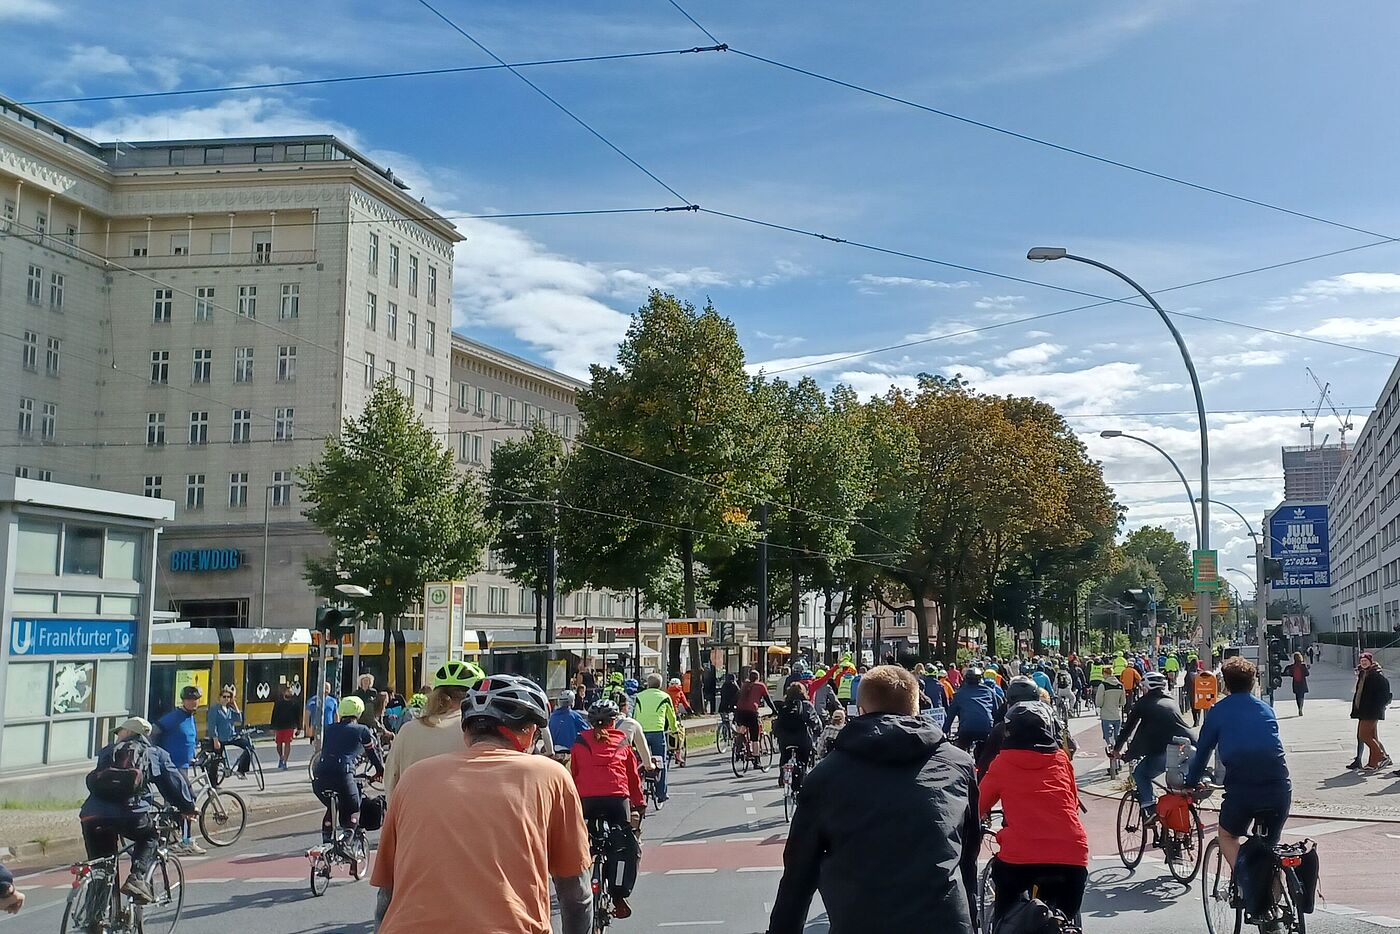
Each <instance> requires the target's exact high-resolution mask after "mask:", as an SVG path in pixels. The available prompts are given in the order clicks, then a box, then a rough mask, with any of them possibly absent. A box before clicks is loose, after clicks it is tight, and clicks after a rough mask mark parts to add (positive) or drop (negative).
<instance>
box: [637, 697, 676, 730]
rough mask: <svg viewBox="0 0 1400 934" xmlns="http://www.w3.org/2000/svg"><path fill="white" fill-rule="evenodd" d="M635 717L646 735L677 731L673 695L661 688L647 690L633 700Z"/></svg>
mask: <svg viewBox="0 0 1400 934" xmlns="http://www.w3.org/2000/svg"><path fill="white" fill-rule="evenodd" d="M632 703H633V706H634V708H635V709H634V711H633V714H632V715H633V717H634V718H635V719H636V721H637V722H638V723H640V724H641V725H642V731H643V732H645V733H674V732H675V731H676V707H675V705H674V704H672V703H671V695H669V694H667V693H666V692H665V691H663V690H661V689H660V688H647V689H646V690H645V691H642V692H640V693H638V694H637V696H636V697H634V698H632Z"/></svg>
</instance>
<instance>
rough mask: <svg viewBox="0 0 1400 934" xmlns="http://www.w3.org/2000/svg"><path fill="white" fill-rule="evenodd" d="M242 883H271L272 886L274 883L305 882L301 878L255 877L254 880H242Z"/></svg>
mask: <svg viewBox="0 0 1400 934" xmlns="http://www.w3.org/2000/svg"><path fill="white" fill-rule="evenodd" d="M242 881H244V882H257V883H262V884H266V883H273V884H276V883H279V882H305V881H306V880H305V879H303V878H302V877H301V876H257V877H255V878H252V879H244V880H242Z"/></svg>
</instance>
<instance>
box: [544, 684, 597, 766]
mask: <svg viewBox="0 0 1400 934" xmlns="http://www.w3.org/2000/svg"><path fill="white" fill-rule="evenodd" d="M587 729H588V721H587V720H585V719H584V717H583V714H581V713H579V712H578V711H577V710H575V709H574V695H573V693H572V692H570V691H565V692H564V693H563V694H560V695H559V700H558V702H557V703H556V704H555V707H554V712H553V713H552V714H550V715H549V735H550V736H551V737H552V738H553V740H554V749H553V750H552V751H553V752H554V753H556V754H558V753H561V752H568V751H569V750H570V749H573V748H574V742H575V741H576V740H577V739H578V735H579V733H582V732H583V731H585V730H587Z"/></svg>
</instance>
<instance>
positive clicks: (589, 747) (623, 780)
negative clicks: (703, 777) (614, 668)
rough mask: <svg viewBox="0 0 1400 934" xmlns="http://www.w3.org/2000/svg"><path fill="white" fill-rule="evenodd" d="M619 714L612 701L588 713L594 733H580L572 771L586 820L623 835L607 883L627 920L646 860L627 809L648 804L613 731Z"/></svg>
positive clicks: (633, 760) (623, 739)
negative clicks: (639, 870) (609, 826)
mask: <svg viewBox="0 0 1400 934" xmlns="http://www.w3.org/2000/svg"><path fill="white" fill-rule="evenodd" d="M618 713H619V711H618V709H617V705H616V704H614V703H613V702H612V701H610V700H600V701H598V702H597V703H595V704H594V705H593V706H592V707H589V708H588V725H589V726H590V727H591V729H589V730H585V731H584V732H583V733H581V734H579V738H578V742H576V743H575V744H574V751H573V755H572V756H571V757H570V759H569V771H570V772H571V773H572V774H573V776H574V784H575V785H576V786H577V787H578V793H579V797H580V798H581V799H582V800H583V819H584V820H585V821H588V822H589V823H592V822H593V821H595V820H603V821H607V822H608V823H610V824H612V826H613V827H614V828H615V829H616V830H617V831H618V832H617V833H615V834H614V836H613V839H612V844H613V846H612V847H611V848H610V852H609V854H608V865H607V867H606V868H605V871H604V878H605V879H607V880H608V888H609V890H610V891H611V892H612V897H613V915H614V916H615V917H617V918H626V917H630V916H631V914H632V908H631V906H630V905H628V904H627V898H628V896H630V895H631V894H632V887H633V886H634V885H636V883H637V864H638V862H640V860H641V856H642V854H641V852H640V850H639V849H638V848H637V838H636V836H635V835H634V834H632V833H631V832H630V830H628V829H627V828H629V827H630V826H631V822H632V821H631V814H630V813H629V808H628V806H627V805H628V803H629V802H630V803H631V805H632V807H631V810H635V811H637V812H639V813H640V812H642V811H645V810H646V799H645V797H643V795H642V778H641V774H640V773H639V772H638V771H637V757H636V756H635V755H633V754H632V749H631V746H630V745H629V744H628V741H627V736H626V735H625V734H623V732H622V731H621V730H617V729H614V726H613V725H614V724H615V723H616V722H617V718H618ZM619 862H621V866H619V865H618V863H619ZM619 869H620V870H621V871H620V872H619Z"/></svg>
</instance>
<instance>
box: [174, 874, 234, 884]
mask: <svg viewBox="0 0 1400 934" xmlns="http://www.w3.org/2000/svg"><path fill="white" fill-rule="evenodd" d="M232 881H233V876H221V877H219V878H216V879H186V880H185V882H187V883H188V884H190V885H194V884H195V883H199V884H200V885H228V884H229V883H230V882H232Z"/></svg>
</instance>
